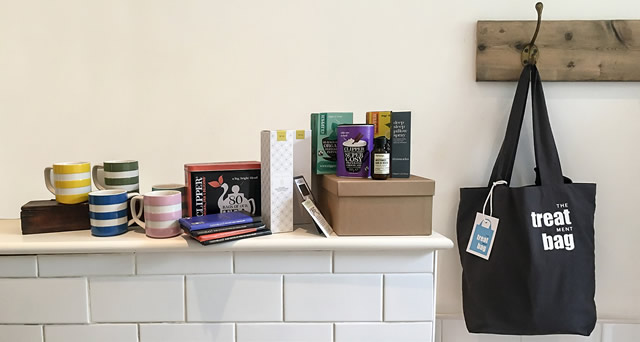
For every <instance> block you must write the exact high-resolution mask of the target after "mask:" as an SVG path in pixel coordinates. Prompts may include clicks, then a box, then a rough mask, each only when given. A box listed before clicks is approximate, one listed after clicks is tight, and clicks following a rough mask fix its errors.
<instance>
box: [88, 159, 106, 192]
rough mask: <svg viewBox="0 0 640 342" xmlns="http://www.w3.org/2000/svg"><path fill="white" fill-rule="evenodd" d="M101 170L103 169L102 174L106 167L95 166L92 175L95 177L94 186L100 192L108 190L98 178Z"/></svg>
mask: <svg viewBox="0 0 640 342" xmlns="http://www.w3.org/2000/svg"><path fill="white" fill-rule="evenodd" d="M99 169H102V172H104V166H102V165H94V166H93V170H91V175H92V176H93V184H95V185H96V188H98V190H106V189H107V186H106V185H105V184H104V182H102V181H100V179H99V178H98V170H99Z"/></svg>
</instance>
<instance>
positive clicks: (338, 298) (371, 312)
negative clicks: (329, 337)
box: [284, 274, 382, 322]
mask: <svg viewBox="0 0 640 342" xmlns="http://www.w3.org/2000/svg"><path fill="white" fill-rule="evenodd" d="M284 315H285V321H289V322H303V321H307V322H308V321H317V322H327V321H329V322H331V321H380V320H382V275H379V274H378V275H374V274H356V275H351V274H327V275H324V274H308V275H302V274H301V275H297V274H296V275H285V276H284Z"/></svg>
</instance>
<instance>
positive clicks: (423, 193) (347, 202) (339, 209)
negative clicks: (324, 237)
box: [318, 175, 435, 235]
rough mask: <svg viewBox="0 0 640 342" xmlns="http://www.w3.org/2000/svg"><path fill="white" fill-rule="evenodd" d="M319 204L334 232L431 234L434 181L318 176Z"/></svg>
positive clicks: (344, 233)
mask: <svg viewBox="0 0 640 342" xmlns="http://www.w3.org/2000/svg"><path fill="white" fill-rule="evenodd" d="M318 180H319V183H320V184H319V187H318V188H319V194H318V202H319V203H318V204H319V208H320V210H321V211H322V214H323V215H324V216H325V217H326V219H327V221H329V223H330V224H331V226H332V227H333V230H334V231H335V232H336V234H337V235H431V218H432V209H433V194H434V191H435V181H434V180H432V179H428V178H422V177H418V176H414V175H411V176H410V177H409V178H390V179H388V180H384V181H380V180H373V179H365V178H341V177H337V176H336V175H323V176H321V177H318Z"/></svg>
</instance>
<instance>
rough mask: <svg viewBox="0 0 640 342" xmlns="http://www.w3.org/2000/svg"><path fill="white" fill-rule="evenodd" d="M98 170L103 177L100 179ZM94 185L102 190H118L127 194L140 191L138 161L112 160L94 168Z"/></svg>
mask: <svg viewBox="0 0 640 342" xmlns="http://www.w3.org/2000/svg"><path fill="white" fill-rule="evenodd" d="M98 170H102V171H103V174H104V175H103V177H98ZM92 173H93V183H94V184H95V185H96V188H98V189H100V190H106V189H118V190H126V191H127V192H138V191H140V190H139V188H140V177H139V171H138V161H137V160H110V161H106V162H104V166H102V165H94V166H93V172H92Z"/></svg>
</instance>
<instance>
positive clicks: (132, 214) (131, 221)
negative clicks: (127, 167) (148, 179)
mask: <svg viewBox="0 0 640 342" xmlns="http://www.w3.org/2000/svg"><path fill="white" fill-rule="evenodd" d="M139 195H140V194H139V193H137V192H130V193H127V202H128V203H129V205H130V206H131V216H133V217H136V215H135V214H134V213H133V211H134V210H135V208H134V206H133V201H131V202H129V200H131V199H132V197H135V196H139ZM140 207H141V208H142V205H141V206H140ZM134 223H136V220H135V219H131V220H129V222H127V225H128V226H130V225H132V224H134Z"/></svg>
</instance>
